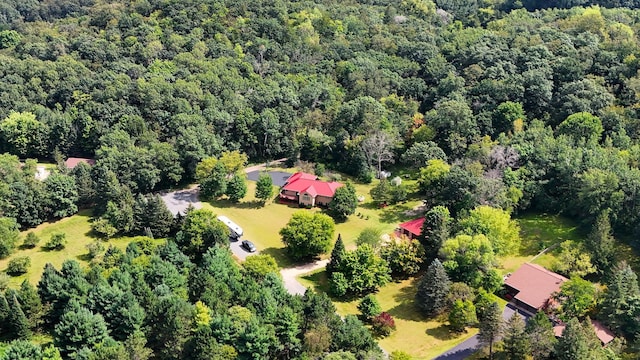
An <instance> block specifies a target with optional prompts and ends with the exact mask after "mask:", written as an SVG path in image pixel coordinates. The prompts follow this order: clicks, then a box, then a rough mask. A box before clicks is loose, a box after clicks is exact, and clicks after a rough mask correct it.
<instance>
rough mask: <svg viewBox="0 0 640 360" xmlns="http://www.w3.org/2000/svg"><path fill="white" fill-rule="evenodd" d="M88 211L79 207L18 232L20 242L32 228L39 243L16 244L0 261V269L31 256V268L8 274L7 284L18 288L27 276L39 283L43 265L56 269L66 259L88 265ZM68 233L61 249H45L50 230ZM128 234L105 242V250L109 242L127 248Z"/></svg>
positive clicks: (129, 240)
mask: <svg viewBox="0 0 640 360" xmlns="http://www.w3.org/2000/svg"><path fill="white" fill-rule="evenodd" d="M90 221H91V210H82V211H80V212H79V213H78V214H76V215H74V216H71V217H68V218H64V219H61V220H58V221H55V222H50V223H44V224H41V225H40V226H38V227H36V228H33V229H29V230H27V231H23V232H21V234H20V235H21V236H20V241H21V242H22V240H24V238H25V236H26V234H27V233H28V232H30V231H33V232H34V233H35V234H36V235H37V236H38V237H40V243H39V244H38V245H37V246H36V247H35V248H33V249H25V248H21V247H20V245H21V243H20V244H18V248H17V249H16V251H15V252H14V253H13V254H11V256H10V257H8V258H6V259H3V260H0V270H1V271H5V270H6V268H7V264H8V263H9V261H10V260H11V259H13V258H15V257H18V256H28V257H29V258H30V259H31V267H30V268H29V271H28V272H27V273H26V274H23V275H21V276H16V277H11V279H10V282H9V286H11V287H18V286H20V283H22V281H24V279H28V280H29V282H31V283H32V284H34V285H37V284H38V281H39V280H40V276H41V275H42V271H43V269H44V266H45V264H47V263H52V264H53V265H54V266H55V267H56V268H58V269H59V268H60V266H61V265H62V263H63V262H64V261H65V260H67V259H73V260H77V261H79V262H80V263H81V264H85V265H86V264H88V261H89V257H88V253H89V251H88V250H87V247H86V246H87V245H88V244H90V243H92V242H94V241H96V238H95V237H93V236H92V234H91V223H90ZM57 232H61V233H65V234H67V245H66V247H65V248H64V249H62V250H60V251H53V250H46V249H44V248H43V246H44V244H45V243H46V242H47V241H48V240H49V238H50V237H51V234H53V233H57ZM131 239H132V238H131V237H120V238H115V239H111V240H109V241H108V242H104V246H105V249H106V248H107V247H108V246H109V245H110V244H111V245H114V246H116V247H118V248H120V249H122V250H124V249H126V247H127V245H128V244H129V243H130V242H131Z"/></svg>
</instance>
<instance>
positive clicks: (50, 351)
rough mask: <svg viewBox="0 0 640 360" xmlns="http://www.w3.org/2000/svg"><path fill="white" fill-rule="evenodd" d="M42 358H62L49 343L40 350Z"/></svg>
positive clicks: (46, 359)
mask: <svg viewBox="0 0 640 360" xmlns="http://www.w3.org/2000/svg"><path fill="white" fill-rule="evenodd" d="M42 360H62V355H60V350H58V348H57V347H55V346H53V345H49V346H47V347H46V348H44V350H42ZM139 360H143V359H139Z"/></svg>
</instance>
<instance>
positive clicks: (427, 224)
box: [418, 206, 452, 264]
mask: <svg viewBox="0 0 640 360" xmlns="http://www.w3.org/2000/svg"><path fill="white" fill-rule="evenodd" d="M451 221H452V219H451V214H450V213H449V209H447V208H446V207H444V206H436V207H434V208H432V209H431V210H429V211H428V212H427V214H426V215H425V217H424V223H423V224H422V231H421V232H420V236H419V237H418V241H420V243H421V244H422V247H424V253H425V264H431V262H432V261H433V260H434V259H435V258H437V257H438V252H439V251H440V248H441V247H442V244H443V243H444V242H445V240H447V239H448V238H449V234H450V226H451Z"/></svg>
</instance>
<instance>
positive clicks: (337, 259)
mask: <svg viewBox="0 0 640 360" xmlns="http://www.w3.org/2000/svg"><path fill="white" fill-rule="evenodd" d="M344 252H345V247H344V242H343V241H342V235H340V234H338V240H336V243H335V244H334V245H333V250H332V251H331V260H329V263H328V264H327V267H326V274H327V277H329V278H330V277H331V274H332V273H333V272H334V271H336V269H339V268H340V263H341V261H342V257H343V256H344Z"/></svg>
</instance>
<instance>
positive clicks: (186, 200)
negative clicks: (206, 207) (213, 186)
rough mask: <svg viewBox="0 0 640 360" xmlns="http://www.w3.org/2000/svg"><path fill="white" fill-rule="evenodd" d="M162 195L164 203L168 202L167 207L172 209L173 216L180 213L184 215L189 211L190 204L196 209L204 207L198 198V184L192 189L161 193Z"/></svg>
mask: <svg viewBox="0 0 640 360" xmlns="http://www.w3.org/2000/svg"><path fill="white" fill-rule="evenodd" d="M161 197H162V200H163V201H164V203H165V204H167V208H168V209H169V211H171V213H172V214H173V216H176V215H178V213H181V214H182V215H184V214H185V213H186V212H187V208H188V207H189V205H191V206H193V207H194V208H196V209H200V208H201V207H202V203H200V200H199V199H198V187H197V186H196V187H193V188H191V189H184V190H178V191H172V192H169V193H165V194H161Z"/></svg>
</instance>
